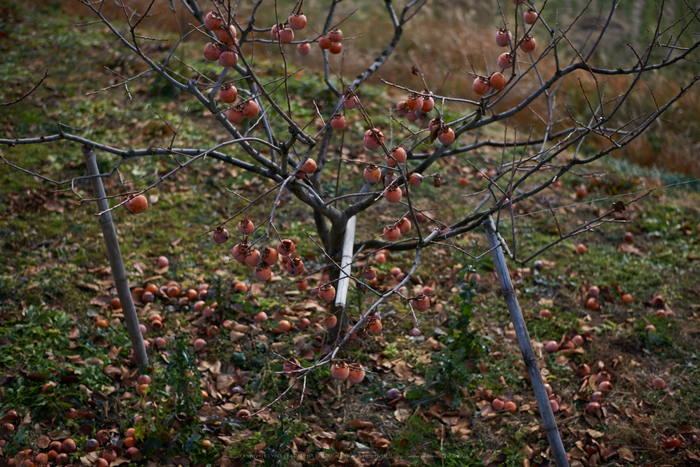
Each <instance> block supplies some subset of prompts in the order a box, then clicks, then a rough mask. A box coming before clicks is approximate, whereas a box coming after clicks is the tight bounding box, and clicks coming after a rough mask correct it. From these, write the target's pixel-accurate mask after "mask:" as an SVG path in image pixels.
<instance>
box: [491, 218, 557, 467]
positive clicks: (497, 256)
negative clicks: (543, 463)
mask: <svg viewBox="0 0 700 467" xmlns="http://www.w3.org/2000/svg"><path fill="white" fill-rule="evenodd" d="M483 226H484V230H485V231H486V237H487V238H488V241H489V247H490V249H491V250H492V251H491V256H492V257H493V265H494V267H495V268H496V274H497V275H498V280H499V282H500V283H501V291H502V292H503V298H504V299H505V301H506V305H507V306H508V311H509V312H510V319H511V321H512V322H513V327H514V328H515V334H516V335H517V336H518V344H519V345H520V351H521V352H522V354H523V360H524V361H525V367H526V368H527V372H528V374H529V375H530V381H531V382H532V389H533V391H534V392H535V399H537V406H538V407H539V409H540V416H541V417H542V425H543V426H544V430H545V432H546V433H547V439H548V440H549V446H550V447H551V449H552V455H553V456H554V462H555V463H556V465H557V467H569V460H568V459H567V457H566V450H565V449H564V444H563V443H562V442H561V436H559V430H558V429H557V422H556V420H555V419H554V413H553V412H552V406H551V405H550V404H549V397H548V396H547V391H546V390H545V389H544V383H543V382H542V375H541V374H540V369H539V368H538V366H537V358H535V352H534V351H533V350H532V343H531V342H530V335H529V334H528V332H527V327H526V326H525V320H524V319H523V314H522V311H521V310H520V305H519V304H518V299H517V297H516V296H515V290H514V289H513V283H512V282H511V280H510V274H508V267H507V266H506V259H505V257H504V256H503V250H502V247H501V246H500V242H499V240H498V238H497V236H496V226H495V225H494V222H493V218H492V217H491V216H489V217H488V218H487V219H486V220H485V221H484V223H483ZM497 246H498V248H496V247H497Z"/></svg>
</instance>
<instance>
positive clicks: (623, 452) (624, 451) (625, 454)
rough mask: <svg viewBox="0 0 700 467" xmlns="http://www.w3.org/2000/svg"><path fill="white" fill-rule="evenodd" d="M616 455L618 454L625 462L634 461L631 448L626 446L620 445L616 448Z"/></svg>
mask: <svg viewBox="0 0 700 467" xmlns="http://www.w3.org/2000/svg"><path fill="white" fill-rule="evenodd" d="M617 455H618V456H620V459H622V460H625V461H627V462H633V461H634V454H633V453H632V450H631V449H630V448H628V447H627V446H622V447H621V448H620V449H618V450H617Z"/></svg>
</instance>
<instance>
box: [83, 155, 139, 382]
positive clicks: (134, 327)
mask: <svg viewBox="0 0 700 467" xmlns="http://www.w3.org/2000/svg"><path fill="white" fill-rule="evenodd" d="M83 155H84V156H85V163H86V164H87V169H88V173H89V174H90V175H92V176H93V178H91V179H90V180H91V181H92V190H93V192H94V194H95V198H97V209H98V210H99V212H101V213H102V214H101V215H100V228H101V229H102V236H103V237H104V241H105V248H106V249H107V257H108V258H109V266H110V268H111V269H112V277H113V278H114V284H115V285H116V287H117V295H118V296H119V301H120V302H121V305H122V312H123V313H124V319H125V320H126V328H127V330H128V331H129V339H130V340H131V346H132V347H133V349H134V356H135V357H136V364H137V365H138V367H139V368H140V370H141V372H142V373H143V372H145V371H146V368H147V367H148V356H147V355H146V346H145V345H144V343H143V335H142V334H141V329H140V327H139V319H138V316H136V308H134V301H133V299H132V298H131V291H130V290H129V282H128V281H127V279H126V271H125V270H124V262H123V261H122V252H121V250H120V249H119V239H118V238H117V230H116V229H115V228H114V222H112V213H111V212H110V211H109V203H108V202H107V198H106V196H105V189H104V186H103V185H102V178H101V177H96V176H95V175H99V174H100V171H99V169H98V168H97V160H96V158H95V150H94V148H92V147H91V146H83Z"/></svg>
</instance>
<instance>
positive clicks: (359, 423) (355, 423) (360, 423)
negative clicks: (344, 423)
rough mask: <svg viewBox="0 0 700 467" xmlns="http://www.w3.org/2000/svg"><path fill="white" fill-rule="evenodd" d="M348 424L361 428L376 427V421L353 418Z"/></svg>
mask: <svg viewBox="0 0 700 467" xmlns="http://www.w3.org/2000/svg"><path fill="white" fill-rule="evenodd" d="M348 425H350V426H354V427H355V428H360V429H372V428H374V423H372V422H363V421H361V420H351V421H349V422H348Z"/></svg>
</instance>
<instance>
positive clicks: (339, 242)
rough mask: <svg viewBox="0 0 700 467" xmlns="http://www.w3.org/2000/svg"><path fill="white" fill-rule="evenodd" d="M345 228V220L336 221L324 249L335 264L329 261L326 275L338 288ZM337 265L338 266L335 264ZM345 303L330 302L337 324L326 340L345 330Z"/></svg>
mask: <svg viewBox="0 0 700 467" xmlns="http://www.w3.org/2000/svg"><path fill="white" fill-rule="evenodd" d="M345 228H346V222H345V221H343V222H338V223H336V224H333V225H332V226H331V231H330V235H329V245H328V248H327V250H326V252H327V253H328V255H329V256H330V257H331V258H333V261H334V262H335V264H332V263H331V266H330V267H329V268H328V275H329V277H330V283H331V284H333V286H334V287H335V288H336V290H337V288H338V279H339V278H340V268H339V267H338V266H340V263H341V261H342V258H343V240H344V239H345ZM336 265H338V266H336ZM347 308H348V306H347V304H346V305H345V306H344V307H339V306H337V305H336V302H335V300H334V301H332V302H331V313H332V314H334V315H335V317H336V318H338V324H337V325H336V326H335V327H334V328H333V329H331V330H330V331H329V333H328V342H329V343H331V342H335V341H336V340H337V338H338V335H339V333H340V331H341V330H347V328H348V322H349V320H348V313H347Z"/></svg>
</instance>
